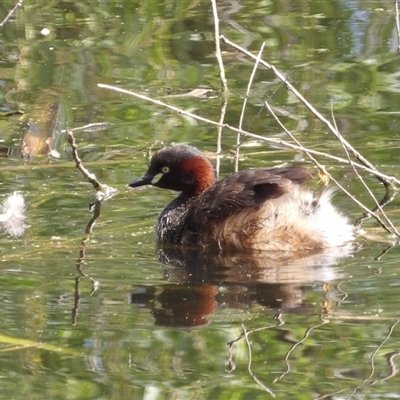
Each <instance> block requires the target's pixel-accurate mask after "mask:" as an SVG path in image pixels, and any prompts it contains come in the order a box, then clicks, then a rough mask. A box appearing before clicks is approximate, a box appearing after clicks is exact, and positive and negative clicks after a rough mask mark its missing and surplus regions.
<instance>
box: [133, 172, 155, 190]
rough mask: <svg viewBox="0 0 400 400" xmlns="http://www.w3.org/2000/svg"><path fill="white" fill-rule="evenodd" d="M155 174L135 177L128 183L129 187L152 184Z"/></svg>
mask: <svg viewBox="0 0 400 400" xmlns="http://www.w3.org/2000/svg"><path fill="white" fill-rule="evenodd" d="M153 178H154V175H152V174H145V175H143V176H142V177H141V178H138V179H135V180H134V181H132V182H131V183H129V184H128V186H129V187H138V186H144V185H151V181H152V180H153Z"/></svg>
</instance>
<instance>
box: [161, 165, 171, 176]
mask: <svg viewBox="0 0 400 400" xmlns="http://www.w3.org/2000/svg"><path fill="white" fill-rule="evenodd" d="M161 172H162V173H163V174H168V172H169V167H167V166H164V167H162V168H161Z"/></svg>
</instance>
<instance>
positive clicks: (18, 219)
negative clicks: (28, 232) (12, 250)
mask: <svg viewBox="0 0 400 400" xmlns="http://www.w3.org/2000/svg"><path fill="white" fill-rule="evenodd" d="M25 208H26V206H25V199H24V196H22V194H21V193H18V192H14V193H13V194H10V195H9V196H7V198H6V199H5V200H4V202H3V204H2V205H1V207H0V211H1V214H0V228H1V229H2V230H3V231H5V232H6V233H7V234H9V235H10V236H12V237H15V238H18V237H20V236H22V235H23V234H24V232H25V228H26V225H25V223H24V221H25Z"/></svg>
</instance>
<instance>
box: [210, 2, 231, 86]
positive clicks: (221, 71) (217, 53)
mask: <svg viewBox="0 0 400 400" xmlns="http://www.w3.org/2000/svg"><path fill="white" fill-rule="evenodd" d="M211 4H212V9H213V16H214V32H215V57H216V58H217V61H218V66H219V77H220V78H221V90H222V92H223V93H227V92H228V84H227V81H226V77H225V69H224V62H223V60H222V55H221V45H220V41H219V19H218V9H217V2H216V0H211Z"/></svg>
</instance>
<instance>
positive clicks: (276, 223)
mask: <svg viewBox="0 0 400 400" xmlns="http://www.w3.org/2000/svg"><path fill="white" fill-rule="evenodd" d="M156 176H160V177H159V179H158V180H157V181H156V182H155V179H156ZM310 177H311V174H310V172H309V170H308V169H307V168H304V167H283V168H256V169H251V170H245V171H240V172H238V173H235V174H231V175H229V176H227V177H226V178H225V179H223V180H221V181H219V182H216V180H215V171H214V167H213V165H212V164H211V162H210V161H209V159H208V158H207V157H206V156H205V155H204V154H203V153H201V152H200V151H199V150H197V149H195V148H194V147H191V146H188V145H176V146H170V147H166V148H164V149H161V150H159V151H158V152H157V153H155V154H154V155H153V157H152V159H151V162H150V166H149V168H148V170H147V172H146V173H145V175H144V176H143V177H142V178H139V179H136V180H134V181H133V182H131V183H130V184H129V186H131V187H138V186H142V185H146V184H152V185H154V186H158V187H160V188H165V189H171V190H176V191H178V192H180V195H179V196H178V197H177V198H176V199H175V200H173V201H172V202H171V203H170V204H168V205H167V206H166V207H165V208H164V210H163V211H162V213H161V215H160V216H159V218H158V223H157V240H158V242H161V243H179V244H185V245H198V246H203V247H205V246H209V247H210V246H211V247H214V248H220V249H240V250H266V251H298V252H309V251H321V250H324V249H328V248H334V247H340V246H343V245H346V244H348V243H349V242H351V241H352V240H353V239H354V228H353V226H352V225H351V224H349V221H348V220H347V218H346V217H344V216H343V215H342V214H341V213H340V212H338V211H337V210H336V209H335V207H334V206H333V205H332V203H331V197H332V193H333V191H332V190H331V189H324V190H322V192H320V193H318V194H315V193H313V192H312V191H311V190H309V189H307V188H304V187H303V186H300V184H301V183H303V182H304V181H306V180H307V179H309V178H310Z"/></svg>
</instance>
